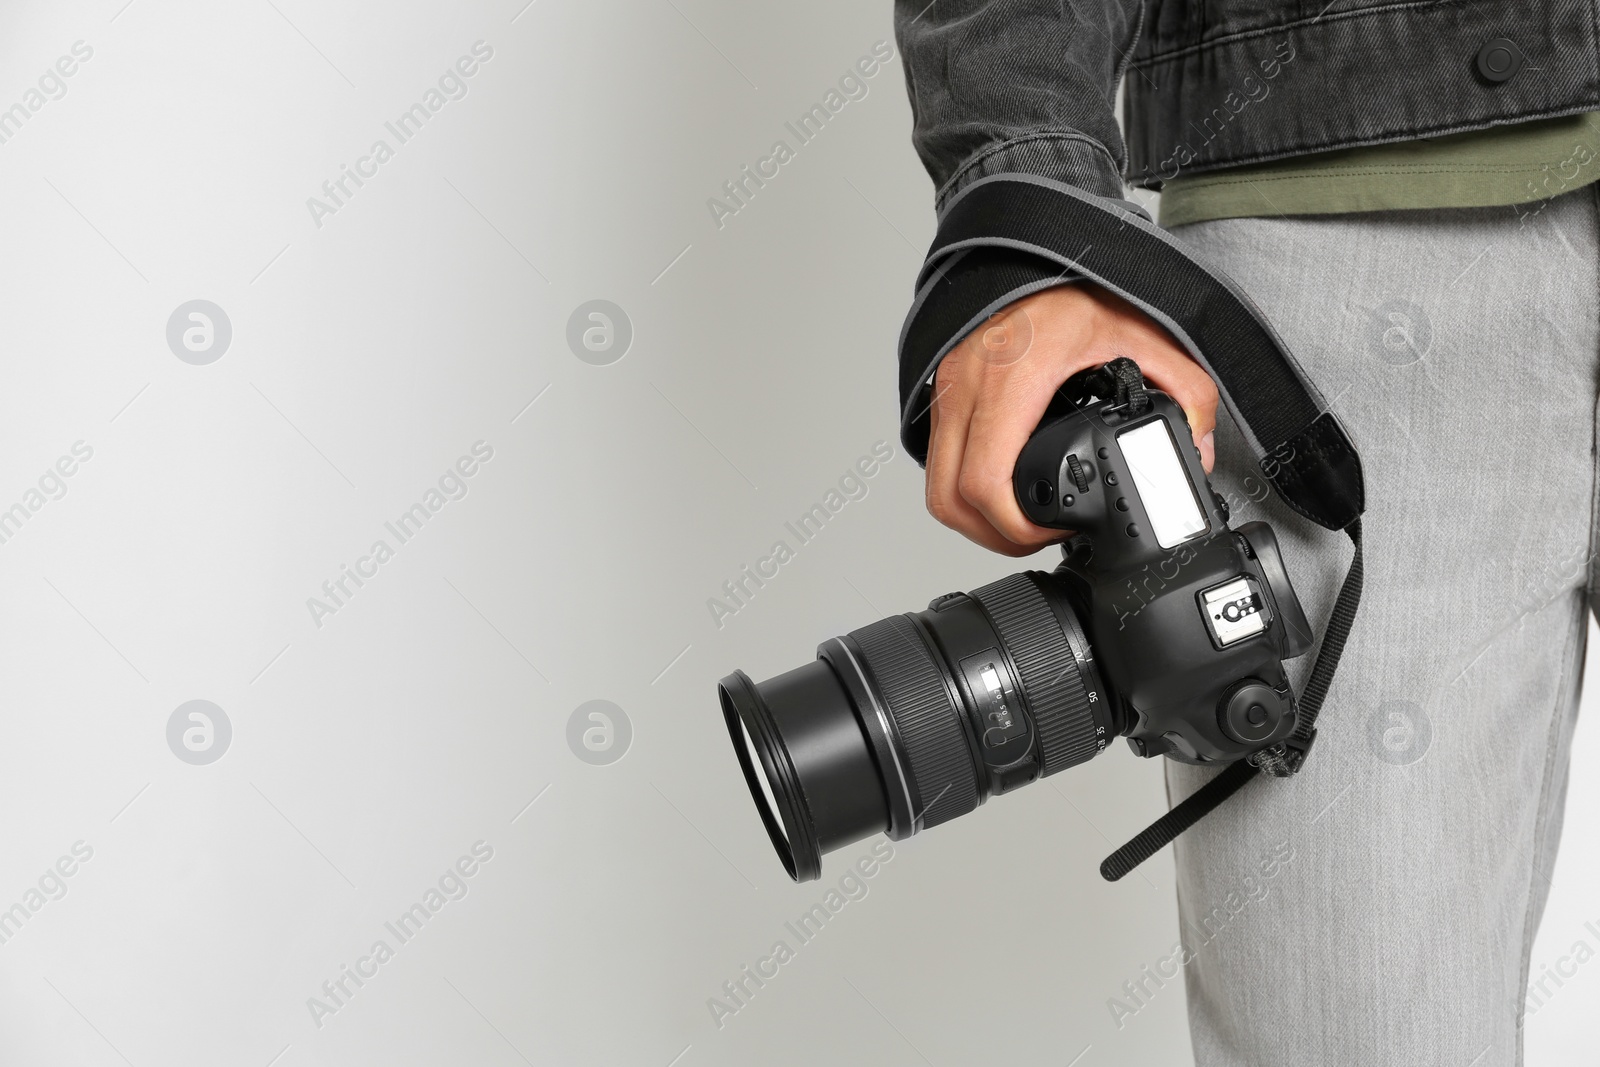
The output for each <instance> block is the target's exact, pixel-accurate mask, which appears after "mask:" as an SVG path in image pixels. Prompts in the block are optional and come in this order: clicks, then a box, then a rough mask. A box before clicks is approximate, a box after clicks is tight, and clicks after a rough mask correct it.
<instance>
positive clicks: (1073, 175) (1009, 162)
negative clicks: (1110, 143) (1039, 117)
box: [934, 130, 1123, 215]
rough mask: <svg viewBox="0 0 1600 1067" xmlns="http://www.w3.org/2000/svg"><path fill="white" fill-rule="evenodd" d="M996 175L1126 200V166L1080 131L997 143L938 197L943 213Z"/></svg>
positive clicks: (972, 161)
mask: <svg viewBox="0 0 1600 1067" xmlns="http://www.w3.org/2000/svg"><path fill="white" fill-rule="evenodd" d="M995 174H1030V175H1033V176H1035V177H1040V178H1050V179H1052V180H1054V181H1058V182H1062V183H1064V184H1067V185H1071V186H1075V187H1076V188H1079V189H1082V190H1084V191H1085V192H1088V193H1094V194H1095V195H1096V196H1104V197H1109V198H1110V199H1113V200H1120V199H1122V197H1123V182H1122V171H1121V168H1120V167H1118V165H1117V161H1116V160H1115V159H1114V158H1112V155H1111V153H1110V152H1109V151H1108V150H1107V149H1106V146H1105V145H1103V144H1101V143H1100V142H1099V141H1096V140H1095V139H1094V138H1093V137H1090V136H1088V135H1087V134H1082V133H1078V132H1077V131H1076V130H1040V131H1037V132H1035V133H1029V134H1024V135H1023V136H1021V137H1013V138H1012V139H1011V140H1009V141H1002V142H1001V143H999V144H996V145H991V146H990V147H988V148H986V149H984V150H983V151H982V152H979V153H978V154H977V155H975V156H973V157H972V158H971V159H969V160H967V162H965V163H963V164H962V165H961V168H960V169H959V170H957V171H956V172H955V173H954V174H953V175H951V176H950V180H949V181H947V182H945V183H944V185H942V186H941V187H940V188H939V191H938V193H937V194H936V195H935V198H934V206H935V208H936V209H937V211H938V213H939V214H941V215H942V214H944V210H945V207H946V206H947V205H948V204H949V202H950V201H951V200H953V199H954V198H955V196H956V194H958V193H960V192H961V190H963V189H965V188H966V187H967V186H969V185H971V184H972V183H973V182H976V181H979V180H980V179H983V178H987V177H990V176H991V175H995Z"/></svg>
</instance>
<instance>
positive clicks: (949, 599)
mask: <svg viewBox="0 0 1600 1067" xmlns="http://www.w3.org/2000/svg"><path fill="white" fill-rule="evenodd" d="M965 599H967V594H965V593H946V594H945V595H944V596H937V597H934V598H933V600H931V601H930V602H929V603H928V610H929V611H943V610H944V609H945V608H947V607H949V606H950V605H951V604H954V603H956V602H957V601H958V600H965Z"/></svg>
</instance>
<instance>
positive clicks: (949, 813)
mask: <svg viewBox="0 0 1600 1067" xmlns="http://www.w3.org/2000/svg"><path fill="white" fill-rule="evenodd" d="M850 638H851V639H852V640H853V641H854V642H855V644H856V647H857V648H859V649H860V650H861V658H862V661H863V662H864V664H865V665H866V668H867V670H868V672H869V673H870V674H871V675H872V677H873V680H874V681H876V682H877V684H878V692H879V695H880V696H881V697H882V699H883V703H884V706H885V707H887V708H888V709H889V714H890V716H891V717H892V718H893V719H894V726H895V730H896V732H897V733H898V734H899V737H900V743H901V745H902V746H903V750H904V753H905V756H906V762H907V764H908V765H909V766H908V770H909V772H910V778H911V785H912V792H913V794H914V801H915V803H914V805H913V812H914V816H913V824H914V826H915V829H916V830H919V831H920V830H925V829H927V828H928V827H930V826H938V825H939V824H940V823H942V822H949V821H950V820H951V819H954V818H956V817H958V816H961V815H965V814H966V813H967V812H969V811H972V810H973V809H974V808H976V807H977V806H978V801H979V794H978V774H977V768H976V767H975V766H974V764H973V759H972V749H971V747H970V746H969V744H968V743H967V731H966V727H965V726H964V725H963V724H962V721H961V715H962V712H961V709H960V708H958V707H957V706H956V704H955V703H954V701H953V699H952V696H951V693H950V689H949V687H948V686H947V685H946V684H945V680H944V679H945V672H944V670H943V669H942V668H941V667H940V666H939V664H938V663H937V662H935V660H934V658H933V655H932V653H930V652H929V651H928V646H927V645H926V644H925V643H924V642H923V640H922V635H921V634H919V633H918V632H917V629H916V627H915V626H914V625H913V624H912V622H911V620H910V619H908V618H906V616H904V615H891V616H889V617H888V618H887V619H880V620H878V621H877V622H875V623H872V624H871V625H870V626H863V627H862V628H861V629H859V630H852V631H851V632H850ZM823 851H827V849H824V850H823Z"/></svg>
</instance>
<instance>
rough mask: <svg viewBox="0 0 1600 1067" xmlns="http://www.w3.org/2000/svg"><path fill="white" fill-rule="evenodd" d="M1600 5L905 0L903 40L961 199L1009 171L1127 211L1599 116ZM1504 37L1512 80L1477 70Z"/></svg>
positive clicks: (947, 182)
mask: <svg viewBox="0 0 1600 1067" xmlns="http://www.w3.org/2000/svg"><path fill="white" fill-rule="evenodd" d="M1597 10H1600V0H1518V2H1515V3H1512V2H1508V0H1416V2H1398V3H1397V2H1393V0H1311V2H1291V3H1286V2H1283V0H1143V2H1141V0H1066V2H1061V0H935V2H933V3H929V2H928V0H896V4H895V32H896V36H897V38H898V40H899V43H900V50H901V55H902V57H903V60H904V64H905V68H906V83H907V89H908V91H909V92H910V96H911V107H912V112H913V115H914V118H915V130H914V134H913V139H914V142H915V144H916V147H917V151H918V152H919V154H920V155H921V156H922V160H923V162H924V164H925V165H926V166H927V168H928V172H929V173H930V174H931V175H932V176H933V179H934V183H935V185H936V186H938V187H939V188H940V194H939V195H940V199H941V202H942V200H943V199H944V198H947V197H948V196H949V195H951V194H953V193H954V192H955V191H956V190H958V189H959V188H961V187H962V186H963V185H965V184H967V183H968V182H970V181H974V180H976V179H978V178H981V177H984V176H986V175H989V174H995V173H999V172H1001V171H1022V172H1024V173H1029V174H1039V175H1043V176H1045V177H1050V178H1056V179H1058V180H1061V181H1066V182H1069V183H1071V184H1073V185H1077V186H1080V187H1082V188H1085V189H1088V190H1090V191H1092V192H1095V193H1099V194H1101V195H1104V196H1117V195H1120V189H1121V181H1122V174H1123V172H1124V170H1126V173H1127V177H1128V180H1129V181H1131V182H1132V183H1133V184H1135V185H1141V186H1152V187H1156V186H1159V184H1160V183H1161V181H1163V180H1166V179H1170V178H1173V177H1175V176H1177V175H1178V174H1179V173H1185V174H1200V173H1205V172H1207V171H1211V170H1217V169H1220V168H1223V167H1228V166H1236V165H1239V164H1243V163H1254V162H1261V161H1264V160H1269V159H1277V158H1282V157H1286V156H1294V155H1302V154H1305V153H1308V152H1316V151H1320V150H1324V149H1332V148H1345V147H1353V146H1356V145H1363V144H1379V143H1384V142H1389V141H1401V140H1410V139H1414V138H1416V137H1421V136H1436V135H1440V134H1445V133H1453V132H1461V131H1464V130H1471V129H1481V128H1484V127H1487V126H1492V125H1498V124H1503V123H1508V122H1518V121H1522V120H1525V119H1530V118H1539V117H1548V116H1554V115H1561V114H1571V113H1574V112H1579V111H1589V110H1595V109H1596V108H1597V107H1600V47H1597V41H1600V38H1597V31H1596V16H1597ZM1497 38H1508V39H1510V40H1511V41H1512V42H1513V44H1514V45H1515V46H1516V48H1517V49H1518V50H1519V51H1520V52H1521V53H1522V56H1523V59H1524V62H1523V64H1522V66H1521V69H1519V70H1518V71H1517V72H1516V73H1515V74H1514V75H1512V76H1511V77H1510V78H1508V79H1506V80H1504V81H1498V82H1496V81H1492V80H1490V79H1489V78H1486V77H1484V76H1483V75H1482V74H1481V73H1480V72H1479V70H1478V68H1477V65H1476V60H1477V56H1478V53H1479V50H1480V49H1481V48H1483V46H1484V45H1485V44H1486V43H1488V42H1489V41H1491V40H1494V39H1497ZM1124 76H1125V77H1124ZM1119 80H1125V81H1126V83H1127V148H1126V149H1125V148H1124V142H1123V138H1122V135H1121V134H1120V133H1119V131H1118V128H1117V123H1116V119H1115V117H1114V114H1113V111H1114V102H1115V99H1116V93H1117V85H1118V82H1119Z"/></svg>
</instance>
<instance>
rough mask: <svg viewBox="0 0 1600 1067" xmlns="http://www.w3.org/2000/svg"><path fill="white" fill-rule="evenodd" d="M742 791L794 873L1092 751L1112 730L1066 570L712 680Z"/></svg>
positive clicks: (962, 810) (958, 811)
mask: <svg viewBox="0 0 1600 1067" xmlns="http://www.w3.org/2000/svg"><path fill="white" fill-rule="evenodd" d="M718 688H719V692H720V696H721V700H722V710H723V715H724V717H725V718H726V720H727V725H728V732H729V736H730V738H731V739H732V741H733V745H734V749H735V751H736V753H737V755H738V758H739V763H740V766H741V767H742V768H743V770H744V774H745V779H746V782H747V784H748V785H749V787H750V794H751V798H752V799H753V800H754V801H755V804H756V807H757V809H758V810H759V812H760V814H761V819H762V822H763V823H764V824H765V825H766V828H767V834H768V836H769V837H771V839H772V844H773V847H774V848H775V849H776V850H777V852H778V856H779V858H780V859H781V860H782V861H783V864H784V867H785V869H786V870H788V872H789V874H790V876H791V877H792V878H794V879H795V880H796V881H809V880H812V879H815V878H818V877H820V876H821V872H822V855H823V854H824V853H826V852H831V851H833V850H834V849H837V848H841V847H843V846H845V845H847V844H850V843H851V842H853V841H858V840H860V839H861V838H863V837H867V836H870V835H872V834H875V833H887V834H888V835H889V836H890V837H891V838H893V839H895V840H900V839H902V838H905V837H909V836H911V835H912V834H914V833H917V832H919V831H921V830H923V829H926V828H928V827H930V826H937V825H938V824H940V823H942V822H948V821H949V820H951V819H954V818H956V817H958V816H960V815H965V814H966V813H967V812H969V811H972V810H973V809H974V808H976V807H977V806H978V805H979V804H981V803H983V802H984V801H985V800H986V799H988V797H990V796H993V795H995V794H997V793H1003V792H1006V791H1009V790H1010V789H1013V788H1016V787H1017V786H1019V785H1023V784H1025V783H1027V782H1030V781H1033V780H1034V779H1035V778H1038V777H1041V776H1043V775H1048V774H1054V773H1055V772H1057V771H1060V770H1064V769H1065V768H1067V767H1070V766H1072V765H1073V764H1076V763H1081V762H1082V761H1084V760H1086V759H1089V758H1090V757H1092V756H1093V755H1094V754H1095V753H1096V752H1098V751H1099V750H1100V749H1101V748H1103V747H1104V746H1105V743H1106V741H1107V740H1108V739H1109V738H1110V737H1112V736H1115V734H1116V733H1118V732H1120V730H1119V729H1118V728H1117V724H1116V723H1115V722H1114V721H1113V719H1112V716H1111V713H1110V711H1109V709H1110V707H1111V706H1112V705H1113V703H1114V702H1113V701H1111V700H1110V699H1108V695H1107V694H1106V692H1105V689H1104V686H1103V684H1102V683H1101V681H1100V678H1099V674H1098V672H1097V671H1096V669H1095V666H1094V659H1093V654H1092V651H1091V648H1090V644H1089V641H1088V638H1087V636H1086V635H1085V633H1084V630H1083V627H1082V625H1081V624H1080V622H1079V617H1078V614H1077V613H1076V612H1075V611H1074V610H1073V607H1072V604H1071V601H1070V597H1069V594H1068V590H1067V588H1066V585H1065V582H1064V580H1063V579H1061V578H1058V577H1056V576H1054V575H1047V574H1040V573H1036V572H1035V573H1027V574H1018V575H1013V576H1012V577H1010V578H1006V579H1003V580H1001V581H999V582H995V583H993V584H992V585H988V586H984V587H983V588H981V589H977V590H974V591H973V592H972V593H954V594H951V595H949V596H945V597H941V598H939V599H938V600H936V601H935V602H934V604H933V605H932V606H931V607H930V608H929V609H928V610H927V611H924V612H918V613H916V614H910V615H894V616H890V617H889V618H887V619H881V620H879V621H878V622H875V623H872V624H870V625H868V626H864V627H862V628H860V629H858V630H853V631H851V632H850V633H849V634H846V635H845V636H843V637H836V638H833V639H831V640H829V641H825V642H823V644H822V645H821V647H819V648H818V650H817V659H816V660H815V661H813V662H812V663H808V664H806V665H805V666H803V667H800V668H797V669H795V670H792V671H789V672H787V673H785V674H780V675H778V676H777V677H775V678H772V679H769V680H768V681H765V682H762V683H760V684H757V683H755V682H753V681H751V679H750V678H749V676H748V675H746V674H745V673H744V672H743V671H736V672H734V673H733V674H731V675H729V676H728V677H726V678H724V679H723V680H722V682H721V684H720V685H719V687H718Z"/></svg>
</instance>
